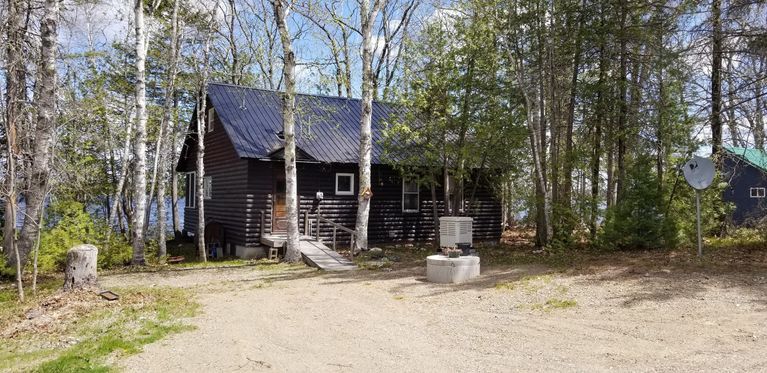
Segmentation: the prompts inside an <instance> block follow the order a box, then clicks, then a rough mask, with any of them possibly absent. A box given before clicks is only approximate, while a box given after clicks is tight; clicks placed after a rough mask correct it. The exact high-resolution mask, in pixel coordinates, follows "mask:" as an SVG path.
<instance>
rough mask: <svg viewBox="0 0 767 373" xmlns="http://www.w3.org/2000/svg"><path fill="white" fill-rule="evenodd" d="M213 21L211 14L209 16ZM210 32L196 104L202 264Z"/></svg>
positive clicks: (204, 256)
mask: <svg viewBox="0 0 767 373" xmlns="http://www.w3.org/2000/svg"><path fill="white" fill-rule="evenodd" d="M210 17H211V18H212V19H215V16H214V15H213V14H211V15H210ZM210 38H211V32H210V31H207V35H206V36H205V45H204V47H203V68H202V74H201V77H200V78H201V79H200V80H201V81H200V97H199V98H198V102H197V179H196V184H197V185H196V187H195V190H196V191H197V195H196V197H197V201H196V202H197V205H196V206H197V235H196V238H197V255H198V256H199V259H200V260H201V261H203V262H206V261H208V255H207V248H206V247H205V185H204V184H205V131H206V127H205V122H206V120H205V118H207V116H206V112H207V103H208V102H207V97H208V73H209V68H210V66H209V59H210Z"/></svg>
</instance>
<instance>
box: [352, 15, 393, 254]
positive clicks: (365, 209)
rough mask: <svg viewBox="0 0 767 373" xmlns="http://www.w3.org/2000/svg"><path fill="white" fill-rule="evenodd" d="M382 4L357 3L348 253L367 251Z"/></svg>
mask: <svg viewBox="0 0 767 373" xmlns="http://www.w3.org/2000/svg"><path fill="white" fill-rule="evenodd" d="M385 4H386V0H374V2H373V4H372V7H371V4H370V0H360V2H359V12H360V34H361V35H362V100H361V101H360V105H361V106H362V108H361V111H360V112H361V116H360V151H359V173H360V182H359V195H358V196H357V223H356V225H355V232H356V235H357V238H356V240H355V241H354V242H355V245H356V247H354V248H352V251H353V252H354V251H359V250H367V249H368V219H369V217H370V199H371V198H372V196H373V192H372V190H371V189H370V188H371V185H370V163H371V157H372V150H373V140H372V134H371V123H372V119H373V89H374V84H373V80H374V79H375V75H374V72H373V49H374V46H373V40H372V39H373V26H374V25H375V22H376V17H377V16H378V11H379V10H380V9H381V7H382V6H384V5H385Z"/></svg>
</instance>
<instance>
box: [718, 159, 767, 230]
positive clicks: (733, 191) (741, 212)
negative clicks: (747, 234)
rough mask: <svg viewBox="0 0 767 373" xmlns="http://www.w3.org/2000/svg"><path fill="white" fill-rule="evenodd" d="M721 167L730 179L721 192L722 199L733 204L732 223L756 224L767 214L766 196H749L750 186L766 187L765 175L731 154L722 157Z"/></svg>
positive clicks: (766, 177)
mask: <svg viewBox="0 0 767 373" xmlns="http://www.w3.org/2000/svg"><path fill="white" fill-rule="evenodd" d="M723 169H724V170H725V173H726V174H728V175H729V176H730V181H729V185H728V186H727V187H726V188H725V189H724V191H723V192H722V199H723V200H724V201H726V202H732V203H733V204H735V211H733V213H732V221H733V223H734V224H735V225H745V226H753V225H755V224H757V223H758V220H759V219H761V218H763V217H764V216H765V214H767V198H751V188H753V187H760V188H767V175H765V173H764V172H763V171H762V170H760V169H758V168H756V167H754V166H752V165H751V164H749V163H747V162H745V161H743V160H741V159H740V158H737V157H734V156H732V155H728V156H726V157H724V161H723Z"/></svg>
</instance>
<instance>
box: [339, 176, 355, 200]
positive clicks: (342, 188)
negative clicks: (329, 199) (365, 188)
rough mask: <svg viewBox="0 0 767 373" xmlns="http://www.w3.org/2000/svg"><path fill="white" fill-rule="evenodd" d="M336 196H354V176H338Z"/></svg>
mask: <svg viewBox="0 0 767 373" xmlns="http://www.w3.org/2000/svg"><path fill="white" fill-rule="evenodd" d="M336 195H337V196H353V195H354V174H340V173H339V174H336Z"/></svg>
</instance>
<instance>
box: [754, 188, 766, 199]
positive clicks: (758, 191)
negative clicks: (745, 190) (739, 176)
mask: <svg viewBox="0 0 767 373" xmlns="http://www.w3.org/2000/svg"><path fill="white" fill-rule="evenodd" d="M764 197H765V189H764V188H751V198H764Z"/></svg>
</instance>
